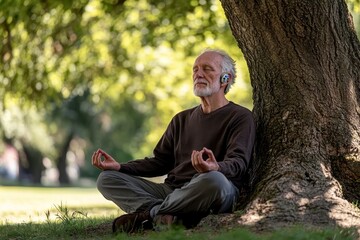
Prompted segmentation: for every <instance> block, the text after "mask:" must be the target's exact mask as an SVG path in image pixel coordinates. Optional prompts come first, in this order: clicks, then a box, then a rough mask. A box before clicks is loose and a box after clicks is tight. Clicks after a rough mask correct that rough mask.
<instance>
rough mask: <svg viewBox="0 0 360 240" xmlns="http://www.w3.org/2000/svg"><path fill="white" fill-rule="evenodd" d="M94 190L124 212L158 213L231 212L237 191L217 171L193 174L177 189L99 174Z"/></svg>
mask: <svg viewBox="0 0 360 240" xmlns="http://www.w3.org/2000/svg"><path fill="white" fill-rule="evenodd" d="M97 188H98V190H99V191H100V192H101V194H102V195H103V196H104V197H105V198H106V199H108V200H110V201H113V202H114V203H115V204H116V205H117V206H118V207H120V208H121V209H122V210H123V211H125V212H127V213H131V212H138V211H145V210H149V211H150V215H151V217H152V218H154V217H155V216H156V215H158V214H162V215H165V214H169V215H174V216H176V215H179V214H191V213H210V212H212V213H225V212H232V211H233V210H234V207H235V205H236V202H237V199H238V196H239V190H238V189H237V188H236V187H235V186H234V185H233V184H232V183H231V182H230V181H229V180H228V179H227V178H226V177H225V176H224V175H223V174H222V173H220V172H217V171H211V172H207V173H201V174H196V175H195V176H194V177H193V178H192V179H191V181H190V182H188V183H187V184H185V185H184V186H183V187H181V188H177V189H175V190H173V189H171V188H170V187H169V186H167V185H166V184H164V183H155V182H152V181H149V180H147V179H143V178H141V177H137V176H132V175H128V174H125V173H121V172H117V171H103V172H101V173H100V175H99V177H98V180H97Z"/></svg>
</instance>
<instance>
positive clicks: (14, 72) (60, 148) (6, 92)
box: [0, 0, 360, 184]
mask: <svg viewBox="0 0 360 240" xmlns="http://www.w3.org/2000/svg"><path fill="white" fill-rule="evenodd" d="M349 6H351V9H352V10H353V11H354V21H356V23H358V22H359V21H360V18H359V17H358V14H357V13H358V12H359V2H358V1H357V0H355V1H349ZM356 25H357V27H359V24H356ZM358 32H360V31H358ZM0 33H1V36H2V39H1V41H2V44H1V45H0V57H1V65H0V96H1V102H0V136H1V137H2V139H4V140H3V144H2V145H1V146H0V155H1V152H4V150H5V149H6V146H15V148H16V149H17V150H18V152H19V159H20V166H21V167H20V178H21V179H28V181H30V182H34V183H44V182H43V181H42V180H41V179H42V175H43V174H44V171H45V170H46V169H49V168H56V169H57V170H58V171H57V172H58V176H57V177H56V178H57V180H58V181H59V182H60V183H62V184H69V183H73V180H74V179H76V178H74V176H75V177H76V176H78V175H79V174H81V176H84V177H95V176H96V175H97V170H96V169H95V168H93V167H92V166H90V158H91V154H92V152H93V151H94V150H96V149H97V148H99V147H101V148H103V149H105V150H106V151H108V152H109V153H110V154H112V155H113V156H114V157H115V158H116V159H117V160H118V161H128V160H130V159H132V158H137V157H143V156H146V155H151V154H152V148H153V147H154V146H155V144H156V143H157V141H158V139H159V138H160V136H161V134H162V133H163V131H164V130H165V128H166V126H167V124H168V122H169V121H170V118H171V117H172V116H173V115H174V114H175V113H176V112H178V111H180V110H182V109H184V108H187V107H190V106H193V105H195V104H198V99H197V98H196V97H194V96H193V93H192V78H191V69H192V63H193V61H194V59H195V57H196V56H197V55H198V54H199V52H200V51H201V50H203V49H204V48H207V47H210V48H222V49H224V50H225V51H227V52H229V53H230V55H232V56H233V57H234V58H235V59H236V61H237V65H238V66H237V67H238V72H239V74H238V79H237V82H236V84H235V86H234V88H233V89H232V91H230V93H229V99H230V100H232V101H234V102H237V103H240V104H242V105H244V106H246V107H248V108H251V107H252V95H251V86H250V84H249V76H248V70H247V66H246V63H245V61H244V59H243V57H242V55H241V51H240V50H239V48H238V47H237V44H236V41H235V40H234V38H233V36H232V33H231V31H230V29H229V26H228V23H227V20H226V18H225V15H224V13H223V9H222V8H221V5H220V2H218V1H217V0H200V1H195V0H191V1H177V0H168V1H158V0H148V1H146V0H137V1H135V0H127V1H124V0H123V1H122V0H76V1H71V0H52V1H49V0H40V1H39V0H38V1H36V0H0ZM2 161H3V162H4V161H5V159H3V160H2ZM70 166H72V167H71V168H70ZM0 167H1V159H0ZM74 169H75V170H74ZM74 171H75V172H74ZM0 173H1V172H0Z"/></svg>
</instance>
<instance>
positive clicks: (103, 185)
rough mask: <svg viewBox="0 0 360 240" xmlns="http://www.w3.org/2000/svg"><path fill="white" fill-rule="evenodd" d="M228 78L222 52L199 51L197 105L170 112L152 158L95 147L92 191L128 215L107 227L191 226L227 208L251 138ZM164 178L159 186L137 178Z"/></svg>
mask: <svg viewBox="0 0 360 240" xmlns="http://www.w3.org/2000/svg"><path fill="white" fill-rule="evenodd" d="M235 77H236V70H235V62H234V60H233V59H232V58H231V57H230V56H229V55H228V54H227V53H225V52H224V51H221V50H211V49H207V50H205V51H204V52H202V53H201V54H200V55H199V56H198V57H197V58H196V60H195V63H194V65H193V86H194V94H195V95H196V96H198V97H199V98H200V100H201V104H200V105H198V106H195V107H193V108H191V109H187V110H184V111H182V112H180V113H178V114H176V115H175V116H174V117H173V119H172V120H171V122H170V123H169V125H168V127H167V129H166V131H165V133H164V134H163V136H162V137H161V139H160V140H159V142H158V144H157V145H156V147H155V149H154V151H153V156H152V157H146V158H144V159H137V160H133V161H129V162H127V163H122V164H120V163H118V162H117V161H116V160H115V159H114V158H112V157H111V156H110V155H108V154H107V153H106V152H105V151H103V150H101V149H99V150H97V151H96V152H95V153H94V154H93V156H92V164H93V165H94V166H95V167H97V168H99V169H101V170H104V171H102V172H101V173H100V175H99V178H98V181H97V187H98V189H99V191H100V192H101V193H102V194H103V196H104V197H105V198H106V199H108V200H111V201H113V202H114V203H115V204H116V205H117V206H119V207H120V208H121V209H122V210H124V211H125V212H127V214H124V215H122V216H120V217H118V218H116V219H115V220H114V221H113V231H114V232H117V231H122V232H128V233H130V232H136V231H139V230H142V229H151V228H153V225H154V224H173V223H181V224H183V225H184V226H185V227H186V228H191V227H194V226H196V225H197V224H198V223H199V222H200V220H201V219H202V218H203V217H205V216H206V215H208V214H210V213H213V214H216V213H225V212H232V211H233V210H234V206H235V204H236V202H237V199H238V197H239V187H240V186H241V183H242V181H243V177H244V175H245V173H246V171H247V167H248V165H249V162H250V159H251V155H252V150H253V145H254V141H255V124H254V120H253V116H252V113H251V112H250V111H249V110H248V109H246V108H244V107H242V106H239V105H237V104H235V103H233V102H231V101H229V100H227V98H226V97H225V95H226V93H227V92H228V91H229V89H230V87H231V85H232V84H233V83H234V81H235ZM163 175H167V177H166V179H165V181H164V183H155V182H152V181H149V180H146V179H144V178H142V177H156V176H163Z"/></svg>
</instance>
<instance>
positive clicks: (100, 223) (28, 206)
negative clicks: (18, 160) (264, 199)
mask: <svg viewBox="0 0 360 240" xmlns="http://www.w3.org/2000/svg"><path fill="white" fill-rule="evenodd" d="M0 199H1V203H2V204H1V206H0V216H1V219H2V222H1V221H0V239H12V240H23V239H24V240H25V239H26V240H28V239H36V240H42V239H44V240H58V239H84V240H87V239H104V240H107V239H134V240H143V239H144V240H145V239H155V240H189V239H197V240H222V239H229V240H232V239H233V240H238V239H241V240H290V239H291V240H308V239H309V240H356V239H357V234H356V231H355V230H353V229H333V228H329V229H309V228H305V227H294V228H289V229H279V230H278V231H274V232H271V233H267V234H256V233H254V232H252V231H250V230H248V229H244V228H233V229H232V230H228V231H225V230H221V229H218V228H216V229H214V228H213V227H211V226H204V227H202V228H201V229H194V230H184V229H170V230H167V231H161V232H155V231H147V232H144V233H138V234H132V235H127V234H118V235H114V234H112V232H111V223H112V220H113V219H114V217H115V215H116V216H118V215H120V214H122V212H120V211H119V210H118V208H117V207H116V206H115V205H114V204H112V203H110V202H108V201H106V200H105V199H103V197H102V196H101V195H99V193H98V192H97V190H96V189H81V188H48V189H47V188H28V187H25V188H22V187H16V188H15V187H11V188H7V187H6V188H5V187H0ZM59 202H60V203H59ZM356 205H357V206H358V203H356ZM45 207H46V208H45ZM94 213H96V214H94ZM34 214H36V215H39V216H38V217H39V218H38V219H36V220H35V221H32V220H31V219H35V217H34ZM239 214H241V213H240V212H239ZM40 215H41V216H40ZM29 217H30V221H26V222H25V221H24V219H27V218H29ZM4 219H5V220H4ZM7 219H11V221H7ZM224 229H226V227H225V226H224Z"/></svg>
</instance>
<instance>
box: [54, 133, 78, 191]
mask: <svg viewBox="0 0 360 240" xmlns="http://www.w3.org/2000/svg"><path fill="white" fill-rule="evenodd" d="M74 135H75V132H74V131H73V130H71V131H70V133H68V134H67V135H66V137H65V141H64V145H63V147H62V148H61V149H60V151H59V157H58V159H57V161H56V162H57V168H58V171H59V182H60V184H61V185H69V184H70V178H69V175H68V173H67V170H66V167H67V164H66V154H67V152H68V151H69V148H70V143H71V140H72V139H73V138H74Z"/></svg>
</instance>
